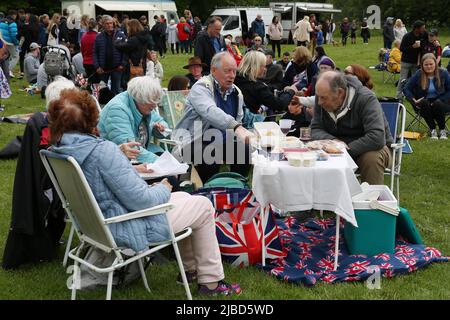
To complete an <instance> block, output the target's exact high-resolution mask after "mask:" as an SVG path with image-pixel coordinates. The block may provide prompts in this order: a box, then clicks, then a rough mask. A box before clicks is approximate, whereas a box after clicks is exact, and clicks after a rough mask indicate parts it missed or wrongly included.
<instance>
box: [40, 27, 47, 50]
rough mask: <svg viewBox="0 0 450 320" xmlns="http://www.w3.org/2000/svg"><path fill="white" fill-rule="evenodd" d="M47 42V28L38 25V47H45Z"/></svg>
mask: <svg viewBox="0 0 450 320" xmlns="http://www.w3.org/2000/svg"><path fill="white" fill-rule="evenodd" d="M47 41H48V33H47V27H46V26H45V25H44V24H43V23H39V45H40V46H41V47H46V46H47Z"/></svg>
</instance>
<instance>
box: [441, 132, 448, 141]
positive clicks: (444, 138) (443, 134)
mask: <svg viewBox="0 0 450 320" xmlns="http://www.w3.org/2000/svg"><path fill="white" fill-rule="evenodd" d="M439 139H441V140H447V139H448V138H447V131H445V130H441V132H440V134H439Z"/></svg>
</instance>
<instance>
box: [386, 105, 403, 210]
mask: <svg viewBox="0 0 450 320" xmlns="http://www.w3.org/2000/svg"><path fill="white" fill-rule="evenodd" d="M380 104H381V108H382V109H383V112H384V115H385V116H386V120H387V122H388V124H389V130H390V131H391V134H392V137H393V138H394V143H393V144H391V146H390V147H391V148H392V166H391V168H389V169H386V170H385V175H388V176H390V177H391V181H390V189H391V191H392V192H394V184H396V191H397V192H396V194H395V195H396V197H397V201H398V203H399V204H400V170H401V165H402V154H403V152H402V149H403V146H404V134H405V122H406V108H405V106H404V105H403V104H401V103H399V102H398V101H381V102H380ZM394 193H395V192H394Z"/></svg>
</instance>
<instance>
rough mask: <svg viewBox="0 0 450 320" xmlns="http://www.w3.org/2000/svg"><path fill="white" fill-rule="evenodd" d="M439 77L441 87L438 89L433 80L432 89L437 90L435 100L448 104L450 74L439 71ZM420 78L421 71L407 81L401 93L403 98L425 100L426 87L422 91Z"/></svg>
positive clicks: (449, 99) (449, 98)
mask: <svg viewBox="0 0 450 320" xmlns="http://www.w3.org/2000/svg"><path fill="white" fill-rule="evenodd" d="M439 75H440V77H441V87H440V88H438V86H437V84H436V79H434V80H433V81H434V87H435V88H436V90H437V94H438V97H437V99H439V100H441V101H442V102H447V103H448V102H450V74H449V73H448V71H447V70H445V69H439ZM421 76H422V70H418V71H417V72H416V73H415V74H414V75H413V76H412V77H411V79H409V80H408V82H407V83H406V85H405V88H404V89H403V93H404V94H405V96H406V97H407V98H409V99H412V98H414V99H416V100H417V99H420V98H422V97H424V98H426V97H427V93H428V87H429V85H430V84H429V83H428V87H427V90H423V89H422V87H421V85H420V78H421Z"/></svg>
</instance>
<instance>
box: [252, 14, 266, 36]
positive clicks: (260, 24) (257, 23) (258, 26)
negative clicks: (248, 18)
mask: <svg viewBox="0 0 450 320" xmlns="http://www.w3.org/2000/svg"><path fill="white" fill-rule="evenodd" d="M252 31H253V33H257V34H258V35H259V36H260V37H261V38H262V40H263V41H264V37H265V36H266V27H265V26H264V21H263V20H257V19H255V20H254V21H253V22H252Z"/></svg>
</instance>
